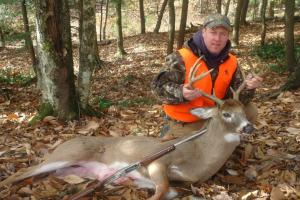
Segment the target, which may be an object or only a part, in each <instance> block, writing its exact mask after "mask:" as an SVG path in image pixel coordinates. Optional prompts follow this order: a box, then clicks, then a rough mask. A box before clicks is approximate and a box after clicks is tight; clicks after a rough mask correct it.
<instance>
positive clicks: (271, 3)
mask: <svg viewBox="0 0 300 200" xmlns="http://www.w3.org/2000/svg"><path fill="white" fill-rule="evenodd" d="M268 17H269V18H270V19H273V18H274V0H270V1H269V9H268Z"/></svg>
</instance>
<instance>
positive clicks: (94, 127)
mask: <svg viewBox="0 0 300 200" xmlns="http://www.w3.org/2000/svg"><path fill="white" fill-rule="evenodd" d="M99 126H100V125H99V123H98V122H96V121H89V122H88V124H87V125H86V126H85V127H83V128H82V129H79V130H78V131H77V132H78V133H80V134H87V133H89V132H91V131H94V130H97V129H98V128H99Z"/></svg>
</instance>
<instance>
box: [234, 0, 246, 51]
mask: <svg viewBox="0 0 300 200" xmlns="http://www.w3.org/2000/svg"><path fill="white" fill-rule="evenodd" d="M242 4H243V0H238V1H237V6H236V11H235V16H234V25H233V39H232V46H233V47H235V46H238V45H239V32H240V18H241V10H242Z"/></svg>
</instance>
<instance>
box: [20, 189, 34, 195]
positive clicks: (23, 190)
mask: <svg viewBox="0 0 300 200" xmlns="http://www.w3.org/2000/svg"><path fill="white" fill-rule="evenodd" d="M18 194H23V195H24V194H25V195H31V194H33V191H32V190H31V189H30V188H29V187H22V188H21V189H20V190H18Z"/></svg>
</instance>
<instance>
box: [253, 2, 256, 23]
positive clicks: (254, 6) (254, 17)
mask: <svg viewBox="0 0 300 200" xmlns="http://www.w3.org/2000/svg"><path fill="white" fill-rule="evenodd" d="M256 13H257V0H253V13H252V21H254V20H255V19H256Z"/></svg>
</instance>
